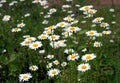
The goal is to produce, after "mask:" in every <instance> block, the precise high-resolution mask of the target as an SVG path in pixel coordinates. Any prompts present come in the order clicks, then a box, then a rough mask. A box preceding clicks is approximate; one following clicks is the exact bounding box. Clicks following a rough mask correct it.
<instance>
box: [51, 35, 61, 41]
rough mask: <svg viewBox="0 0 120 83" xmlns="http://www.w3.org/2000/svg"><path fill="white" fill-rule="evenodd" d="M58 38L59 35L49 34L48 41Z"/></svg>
mask: <svg viewBox="0 0 120 83" xmlns="http://www.w3.org/2000/svg"><path fill="white" fill-rule="evenodd" d="M59 38H60V36H59V35H51V36H49V39H50V41H55V40H58V39H59Z"/></svg>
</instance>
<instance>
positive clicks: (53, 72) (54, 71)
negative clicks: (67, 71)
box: [47, 68, 60, 77]
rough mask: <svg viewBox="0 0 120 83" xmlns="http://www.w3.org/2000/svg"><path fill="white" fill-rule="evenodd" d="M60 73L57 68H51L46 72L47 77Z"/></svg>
mask: <svg viewBox="0 0 120 83" xmlns="http://www.w3.org/2000/svg"><path fill="white" fill-rule="evenodd" d="M59 73H60V70H59V69H55V68H54V69H51V70H49V71H48V72H47V74H48V76H49V77H54V76H57V75H58V74H59Z"/></svg>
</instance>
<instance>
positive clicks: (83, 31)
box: [79, 30, 88, 34]
mask: <svg viewBox="0 0 120 83" xmlns="http://www.w3.org/2000/svg"><path fill="white" fill-rule="evenodd" d="M87 31H88V30H81V31H80V32H79V34H84V33H85V32H87Z"/></svg>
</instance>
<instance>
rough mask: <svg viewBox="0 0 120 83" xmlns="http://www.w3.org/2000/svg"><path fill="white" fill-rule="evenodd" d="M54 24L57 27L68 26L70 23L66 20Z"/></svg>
mask: <svg viewBox="0 0 120 83" xmlns="http://www.w3.org/2000/svg"><path fill="white" fill-rule="evenodd" d="M56 26H58V27H67V26H70V24H69V23H67V22H60V23H58V24H57V25H56Z"/></svg>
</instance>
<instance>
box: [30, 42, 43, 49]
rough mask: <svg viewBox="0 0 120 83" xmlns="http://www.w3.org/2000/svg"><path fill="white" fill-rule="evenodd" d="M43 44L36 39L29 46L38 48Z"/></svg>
mask: <svg viewBox="0 0 120 83" xmlns="http://www.w3.org/2000/svg"><path fill="white" fill-rule="evenodd" d="M41 46H42V43H41V42H40V41H35V42H32V43H31V44H30V45H29V48H31V49H35V50H36V49H38V48H39V47H41Z"/></svg>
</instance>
